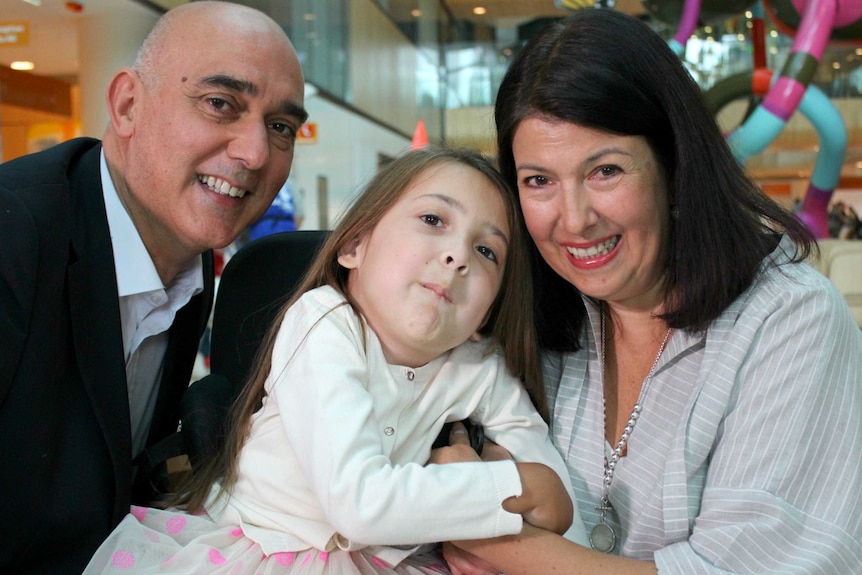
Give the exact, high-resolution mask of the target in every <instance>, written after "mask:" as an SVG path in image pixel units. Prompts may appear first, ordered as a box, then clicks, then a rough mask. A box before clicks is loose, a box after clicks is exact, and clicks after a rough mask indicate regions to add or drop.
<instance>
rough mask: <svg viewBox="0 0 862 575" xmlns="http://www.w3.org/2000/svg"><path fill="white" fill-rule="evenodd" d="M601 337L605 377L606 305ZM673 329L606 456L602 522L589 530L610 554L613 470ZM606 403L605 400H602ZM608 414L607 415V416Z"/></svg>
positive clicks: (593, 541)
mask: <svg viewBox="0 0 862 575" xmlns="http://www.w3.org/2000/svg"><path fill="white" fill-rule="evenodd" d="M600 311H601V337H602V379H604V375H605V350H606V349H607V339H606V338H607V335H606V331H605V308H604V304H602V306H601V309H600ZM672 331H673V330H672V329H671V328H668V329H667V331H666V332H665V334H664V339H663V340H662V342H661V345H660V346H659V348H658V353H657V354H656V356H655V361H653V363H652V367H651V368H650V370H649V373H648V374H647V376H646V379H644V382H643V385H641V391H640V394H639V395H638V400H637V402H636V403H635V405H634V408H632V413H631V415H629V420H628V421H627V422H626V426H625V428H623V433H622V435H620V441H619V443H617V446H616V448H614V450H613V452H612V453H611V456H610V458H608V457H607V455H606V456H605V465H604V467H605V471H604V482H603V484H602V499H601V501H600V502H599V504H598V505H597V506H596V509H597V510H598V511H600V512H601V518H600V523H599V524H598V525H596V526H595V527H593V530H592V531H590V547H592V548H593V549H595V550H596V551H601V552H602V553H610V552H611V551H613V550H614V548H615V547H616V546H617V533H616V531H614V529H613V527H611V526H610V525H608V521H607V513H608V511H613V508H614V506H613V505H612V504H611V501H610V499H609V498H608V493H609V492H610V488H611V482H612V481H613V480H614V469H615V468H616V466H617V463H618V462H619V460H620V458H621V457H622V455H623V451H625V448H626V445H627V444H628V441H629V437H630V436H631V434H632V431H633V430H634V428H635V424H636V423H637V421H638V418H639V417H640V414H641V410H642V409H643V407H642V406H643V401H644V398H645V397H646V394H647V390H648V389H649V386H650V384H651V383H652V379H653V375H655V370H656V366H658V360H659V359H660V358H661V354H662V353H664V348H665V347H667V342H668V341H670V336H671V332H672ZM603 403H604V402H603ZM605 417H607V416H605Z"/></svg>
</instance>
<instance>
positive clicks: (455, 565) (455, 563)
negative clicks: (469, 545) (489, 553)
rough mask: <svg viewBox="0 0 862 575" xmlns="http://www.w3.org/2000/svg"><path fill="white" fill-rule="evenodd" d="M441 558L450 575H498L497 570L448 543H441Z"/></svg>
mask: <svg viewBox="0 0 862 575" xmlns="http://www.w3.org/2000/svg"><path fill="white" fill-rule="evenodd" d="M443 558H444V559H446V563H448V564H449V570H450V571H451V572H452V575H499V573H500V571H499V569H495V568H494V566H493V565H491V564H490V563H488V562H487V561H485V560H484V559H481V558H479V557H477V556H475V555H473V554H472V553H470V552H468V551H465V550H463V549H460V548H458V547H456V546H455V545H453V544H452V543H449V542H448V541H447V542H446V543H443Z"/></svg>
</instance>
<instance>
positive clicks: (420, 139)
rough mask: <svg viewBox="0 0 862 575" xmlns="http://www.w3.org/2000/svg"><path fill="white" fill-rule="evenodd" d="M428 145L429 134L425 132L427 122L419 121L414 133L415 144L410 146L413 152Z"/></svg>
mask: <svg viewBox="0 0 862 575" xmlns="http://www.w3.org/2000/svg"><path fill="white" fill-rule="evenodd" d="M427 145H428V134H427V133H426V132H425V122H423V121H422V120H419V121H418V122H417V123H416V130H415V131H414V132H413V143H412V144H410V149H411V150H418V149H419V148H424V147H425V146H427Z"/></svg>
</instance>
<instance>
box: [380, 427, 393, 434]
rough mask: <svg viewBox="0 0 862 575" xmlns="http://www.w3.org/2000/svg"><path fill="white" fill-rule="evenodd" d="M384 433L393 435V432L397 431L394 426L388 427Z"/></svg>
mask: <svg viewBox="0 0 862 575" xmlns="http://www.w3.org/2000/svg"><path fill="white" fill-rule="evenodd" d="M383 433H385V434H386V435H392V434H393V433H395V428H394V427H387V428H386V429H384V430H383Z"/></svg>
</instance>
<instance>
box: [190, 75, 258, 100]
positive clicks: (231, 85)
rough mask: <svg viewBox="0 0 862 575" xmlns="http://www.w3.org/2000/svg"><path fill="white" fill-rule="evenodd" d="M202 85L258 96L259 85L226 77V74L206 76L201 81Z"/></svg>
mask: <svg viewBox="0 0 862 575" xmlns="http://www.w3.org/2000/svg"><path fill="white" fill-rule="evenodd" d="M201 84H207V85H210V86H218V87H220V88H227V89H229V90H233V91H234V92H241V93H243V94H250V95H252V96H256V95H257V85H255V84H254V83H252V82H248V81H246V80H240V79H238V78H233V77H231V76H225V75H224V74H217V75H215V76H206V77H205V78H203V79H202V80H201Z"/></svg>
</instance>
